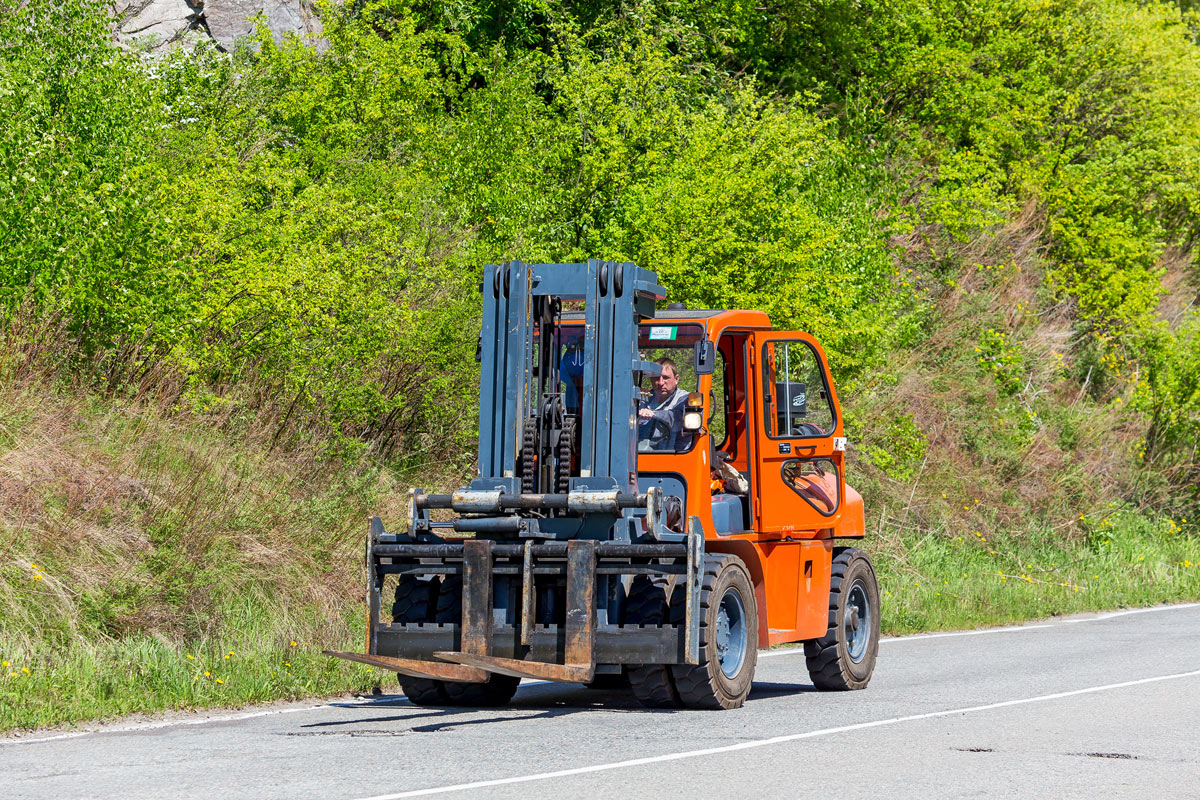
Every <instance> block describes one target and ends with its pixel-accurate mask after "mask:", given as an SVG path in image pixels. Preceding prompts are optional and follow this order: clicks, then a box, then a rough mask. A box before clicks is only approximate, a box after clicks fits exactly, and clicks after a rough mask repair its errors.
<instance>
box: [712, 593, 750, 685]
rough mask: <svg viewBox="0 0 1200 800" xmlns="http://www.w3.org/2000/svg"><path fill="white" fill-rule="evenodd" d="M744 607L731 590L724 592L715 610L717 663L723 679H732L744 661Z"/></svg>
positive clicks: (745, 635)
mask: <svg viewBox="0 0 1200 800" xmlns="http://www.w3.org/2000/svg"><path fill="white" fill-rule="evenodd" d="M747 641H748V637H747V633H746V607H745V606H744V605H742V598H741V596H740V595H739V594H738V593H737V592H736V591H734V590H733V589H728V590H726V592H725V594H724V596H723V597H722V598H721V605H720V606H719V607H718V608H717V636H716V644H717V661H718V663H720V665H721V672H723V673H725V677H727V678H732V677H733V676H735V675H737V674H738V672H739V671H741V669H742V664H743V663H744V662H745V661H746V642H747Z"/></svg>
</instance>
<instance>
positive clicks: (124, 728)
mask: <svg viewBox="0 0 1200 800" xmlns="http://www.w3.org/2000/svg"><path fill="white" fill-rule="evenodd" d="M384 703H402V704H406V705H407V704H408V700H407V699H405V698H403V697H389V698H386V699H378V700H376V699H372V700H365V699H364V700H339V701H338V702H336V703H322V704H321V705H315V706H296V707H295V708H275V709H270V710H268V711H248V712H246V713H244V714H226V715H225V716H221V717H202V718H199V719H164V720H161V721H159V722H138V723H134V724H132V725H120V726H114V727H111V728H103V729H101V730H97V731H72V732H71V733H59V734H55V735H53V736H39V737H34V738H28V739H0V745H5V744H38V743H40V742H56V741H58V740H60V739H77V738H79V737H80V736H95V735H97V734H101V733H137V732H139V731H150V730H155V729H156V728H173V727H175V726H177V725H207V724H209V723H210V722H236V721H237V720H242V719H253V718H254V717H269V716H274V715H276V714H295V713H296V712H297V711H320V710H321V709H325V708H341V707H345V706H371V705H382V704H384Z"/></svg>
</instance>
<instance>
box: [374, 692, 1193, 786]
mask: <svg viewBox="0 0 1200 800" xmlns="http://www.w3.org/2000/svg"><path fill="white" fill-rule="evenodd" d="M1198 676H1200V669H1197V670H1192V671H1191V672H1177V673H1175V674H1173V675H1157V676H1155V677H1153V678H1142V679H1140V680H1136V681H1124V682H1122V683H1110V684H1106V685H1104V686H1089V687H1087V688H1086V689H1074V690H1072V691H1069V692H1055V693H1054V694H1043V695H1038V696H1036V697H1022V698H1019V699H1017V700H1004V701H1001V702H999V703H988V704H987V705H983V706H967V707H966V708H951V709H946V710H945V711H930V712H929V713H926V714H910V715H909V716H906V717H893V718H891V719H879V720H874V721H872V722H859V723H857V724H854V725H842V726H839V727H836V728H822V729H821V730H815V731H805V732H803V733H791V734H787V735H785V736H772V737H771V738H769V739H758V740H756V741H751V742H739V743H737V744H730V745H724V746H722V747H707V748H705V749H703V750H687V751H684V752H681V753H667V754H665V755H661V756H650V757H648V758H633V759H630V760H628V761H615V762H613V763H610V764H594V765H592V766H590V767H576V768H574V769H563V770H558V771H557V772H542V773H538V774H536V775H520V776H517V777H513V778H496V779H494V780H490V781H474V782H472V783H460V784H456V785H454V786H437V787H433V788H429V789H415V790H413V791H410V792H397V793H395V794H380V795H374V796H372V797H367V798H361V799H360V800H401V798H405V797H423V796H425V795H431V794H445V793H446V792H461V791H467V790H470V789H486V788H488V787H491V786H504V785H507V784H512V783H528V782H530V781H540V780H547V779H549V778H565V777H569V776H572V775H586V774H588V773H590V772H606V771H608V770H614V769H625V768H628V767H640V766H644V765H646V764H659V763H662V762H664V761H679V760H681V759H685V758H698V757H700V756H711V755H716V754H719V753H732V752H736V751H738V750H751V749H754V748H758V747H766V746H768V745H773V744H783V743H784V742H794V741H798V740H800V739H812V738H815V737H817V736H830V735H833V734H837V733H847V732H849V731H861V730H865V729H867V728H880V727H883V726H885V725H897V724H899V723H902V722H915V721H917V720H923V719H935V718H937V717H949V716H953V715H955V714H974V713H978V712H980V711H992V710H994V709H997V708H1008V707H1009V706H1020V705H1026V704H1028V703H1043V702H1046V701H1049V700H1060V699H1062V698H1064V697H1075V696H1077V695H1082V694H1092V693H1094V692H1106V691H1111V690H1113V689H1123V688H1126V687H1129V686H1141V685H1143V684H1147V683H1158V682H1159V681H1170V680H1178V679H1179V678H1195V677H1198Z"/></svg>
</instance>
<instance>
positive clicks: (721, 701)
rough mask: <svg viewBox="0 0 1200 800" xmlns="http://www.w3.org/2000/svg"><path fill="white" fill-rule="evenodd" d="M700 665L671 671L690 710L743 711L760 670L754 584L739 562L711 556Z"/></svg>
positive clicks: (702, 607)
mask: <svg viewBox="0 0 1200 800" xmlns="http://www.w3.org/2000/svg"><path fill="white" fill-rule="evenodd" d="M699 611H700V663H699V664H698V665H696V666H692V665H690V664H677V665H675V666H673V667H671V672H672V674H673V676H674V678H675V688H676V690H677V691H678V692H679V698H680V700H681V701H682V702H683V704H684V705H685V706H687V707H688V708H708V709H714V710H718V709H724V710H730V709H734V708H740V707H741V706H742V704H743V703H745V702H746V696H747V695H748V694H750V686H751V684H752V683H753V681H754V669H755V667H756V666H757V664H758V606H757V603H756V601H755V598H754V584H753V583H752V582H751V581H750V573H749V572H747V571H746V566H745V565H744V564H743V563H742V561H741V559H739V558H737V557H736V556H728V555H727V556H706V557H705V559H704V576H703V583H702V585H701V588H700V609H699Z"/></svg>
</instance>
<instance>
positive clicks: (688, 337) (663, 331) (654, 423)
mask: <svg viewBox="0 0 1200 800" xmlns="http://www.w3.org/2000/svg"><path fill="white" fill-rule="evenodd" d="M703 339H704V328H703V327H701V326H700V325H666V324H657V325H656V324H647V325H643V326H642V327H641V330H640V331H639V336H638V352H639V354H640V355H641V359H642V361H649V362H653V363H656V364H658V366H659V368H660V370H661V373H660V374H659V375H650V374H648V373H646V374H642V375H639V376H636V377H638V378H639V381H638V391H639V395H638V451H639V452H669V453H684V452H687V451H688V450H691V449H692V445H693V444H694V443H695V441H694V440H695V438H696V437H695V434H693V433H691V432H688V431H685V430H683V412H684V409H685V407H686V405H687V396H688V393H689V392H694V391H696V390H697V388H698V386H699V379H698V378H697V377H696V373H695V371H694V369H693V358H694V355H693V354H694V350H693V348H694V347H695V344H696V342H698V341H701V340H703Z"/></svg>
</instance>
